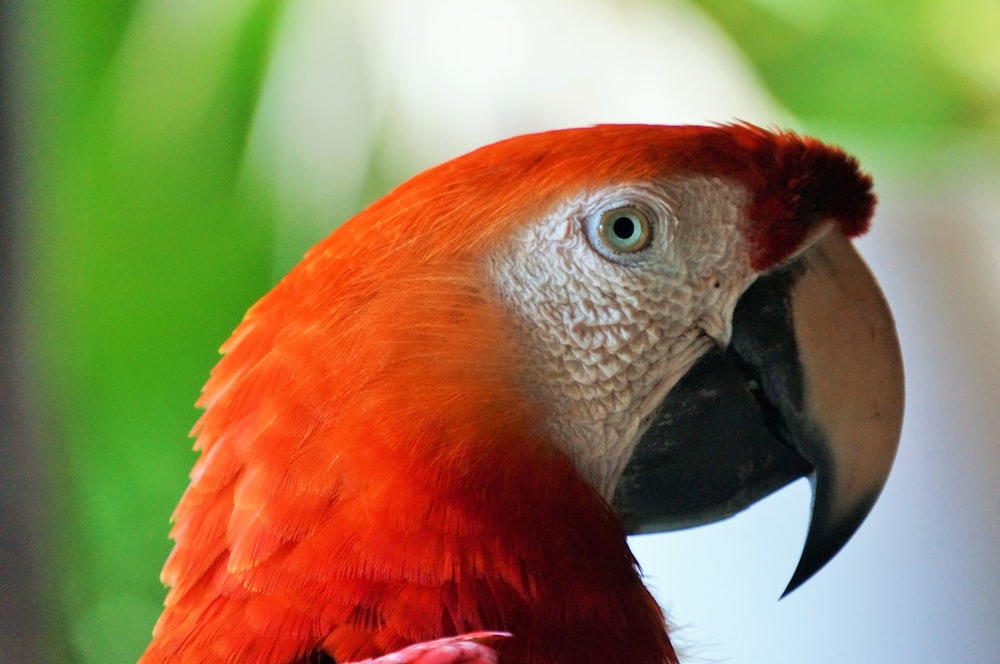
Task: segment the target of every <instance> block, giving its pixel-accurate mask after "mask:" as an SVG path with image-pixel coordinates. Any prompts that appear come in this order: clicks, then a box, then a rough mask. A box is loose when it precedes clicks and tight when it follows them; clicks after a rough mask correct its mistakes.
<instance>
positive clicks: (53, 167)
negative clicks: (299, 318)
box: [25, 0, 281, 662]
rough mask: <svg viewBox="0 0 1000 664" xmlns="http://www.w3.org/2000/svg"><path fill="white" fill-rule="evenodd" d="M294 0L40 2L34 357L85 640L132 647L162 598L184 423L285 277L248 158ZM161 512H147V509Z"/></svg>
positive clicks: (118, 657) (87, 646) (88, 658)
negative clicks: (281, 21) (236, 329)
mask: <svg viewBox="0 0 1000 664" xmlns="http://www.w3.org/2000/svg"><path fill="white" fill-rule="evenodd" d="M280 7H281V3H279V2H276V1H271V0H258V1H256V2H250V3H242V4H236V3H222V4H219V5H213V4H212V3H206V4H205V5H203V6H196V5H189V4H185V5H184V6H183V7H179V6H176V5H174V4H172V3H165V2H147V3H129V2H118V3H98V2H82V3H54V2H48V3H39V4H37V5H34V6H33V7H32V9H31V11H30V12H29V14H28V23H27V26H26V27H27V39H26V40H25V42H26V43H28V44H30V47H29V48H30V49H31V51H32V52H31V53H30V54H29V56H30V59H31V61H32V62H35V63H37V64H36V67H35V71H34V79H33V81H32V85H33V90H32V94H33V96H34V100H33V101H34V103H33V104H32V106H33V107H34V108H37V109H39V113H38V115H37V116H36V117H34V119H33V124H34V127H33V129H34V134H33V135H34V140H35V150H34V152H33V161H32V174H31V189H32V198H33V200H32V207H33V212H34V218H35V225H34V227H33V229H32V231H31V232H32V235H33V247H32V249H33V260H32V261H31V263H32V265H33V266H35V269H34V274H33V275H31V276H32V290H33V292H34V293H35V296H34V297H33V298H32V301H33V302H34V303H35V304H34V311H33V312H32V315H33V318H34V321H35V324H36V328H37V329H38V330H39V333H38V334H37V336H36V338H35V348H34V360H35V363H36V366H37V370H38V373H39V375H40V376H41V381H42V387H43V389H44V390H45V394H46V395H47V397H48V401H49V403H48V404H46V405H47V407H48V411H49V412H50V413H51V415H52V416H53V417H54V421H53V422H52V423H51V424H50V431H49V433H50V435H51V436H52V437H53V439H54V441H56V442H55V445H56V449H57V450H58V453H59V458H60V460H61V468H60V469H58V473H59V480H60V481H59V482H58V486H59V487H60V488H61V490H62V494H61V495H60V496H59V497H58V498H59V500H60V504H62V505H64V506H65V510H64V512H63V513H62V514H61V515H60V516H61V519H60V523H61V533H60V538H59V547H60V550H59V551H58V552H57V557H56V560H57V562H58V574H59V584H58V585H59V587H60V588H61V589H62V591H63V598H62V601H63V610H64V617H63V619H64V621H65V623H66V625H65V631H66V634H67V635H68V637H69V640H70V643H69V648H70V652H71V653H72V655H73V656H74V657H75V658H79V660H80V661H84V662H112V661H122V662H127V661H134V660H135V659H136V658H137V657H138V655H139V653H140V652H141V650H142V648H143V647H144V645H145V643H146V642H147V641H148V638H149V632H150V629H151V627H152V625H153V622H154V620H155V618H156V616H157V615H158V613H159V610H160V607H161V604H162V598H163V594H164V591H163V588H162V586H161V585H160V584H159V582H158V581H157V574H158V571H159V568H160V567H161V566H162V563H163V560H164V559H165V557H166V555H167V553H168V551H169V548H170V543H169V541H168V539H167V537H166V532H167V520H168V517H169V511H170V509H171V508H172V506H173V505H174V504H175V503H176V501H177V498H178V497H179V495H180V492H181V491H182V489H183V487H184V485H185V484H186V481H185V477H186V473H187V471H188V470H189V468H190V466H191V462H192V460H193V458H194V456H193V454H192V453H191V451H190V441H185V440H184V438H183V432H185V431H186V430H188V429H190V427H191V425H192V424H193V422H194V420H195V418H196V417H197V413H196V411H195V410H194V407H193V400H194V398H195V397H196V396H197V393H198V389H199V386H200V385H201V384H202V383H203V382H204V380H205V378H206V374H207V368H208V367H211V366H212V364H213V363H214V361H215V359H216V355H215V354H214V352H213V349H214V348H217V347H218V346H219V345H220V344H221V342H222V341H223V340H224V339H225V337H226V336H227V334H228V333H229V331H231V330H232V328H233V326H234V325H235V324H236V323H237V322H238V321H239V319H240V317H241V316H242V314H243V312H244V311H245V309H246V308H247V306H248V305H249V304H250V303H251V302H252V301H253V299H254V298H256V297H258V296H259V295H260V294H262V293H263V292H264V291H265V290H266V289H267V287H268V286H269V282H270V278H271V277H270V275H271V256H270V249H269V247H270V241H271V237H272V234H273V230H272V228H271V214H270V211H269V208H270V204H269V201H268V200H266V198H265V197H263V196H262V195H261V194H260V193H259V192H256V191H254V190H252V189H251V188H248V187H245V186H243V185H241V183H240V180H239V177H238V176H239V172H240V165H241V161H242V159H243V153H244V149H245V144H246V140H247V134H248V132H249V126H250V122H251V118H252V116H253V109H254V106H255V104H256V100H257V97H258V93H259V88H260V85H261V81H262V80H263V75H264V71H265V68H266V66H267V62H268V54H269V52H270V48H271V42H272V39H273V33H274V29H275V26H276V24H277V19H278V14H279V9H280ZM151 514H152V515H157V516H156V517H154V518H150V515H151Z"/></svg>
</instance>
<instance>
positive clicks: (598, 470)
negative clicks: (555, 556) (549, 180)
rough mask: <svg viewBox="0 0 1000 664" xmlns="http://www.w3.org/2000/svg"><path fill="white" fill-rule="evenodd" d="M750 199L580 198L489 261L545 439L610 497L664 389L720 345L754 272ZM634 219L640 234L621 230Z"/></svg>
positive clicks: (714, 187)
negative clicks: (545, 409)
mask: <svg viewBox="0 0 1000 664" xmlns="http://www.w3.org/2000/svg"><path fill="white" fill-rule="evenodd" d="M746 200H747V194H746V191H745V190H744V188H743V187H742V186H740V185H738V184H736V183H733V182H729V181H725V180H719V179H716V178H685V179H679V180H674V181H670V182H663V183H643V184H631V185H619V186H610V187H608V188H604V189H599V190H596V191H585V192H581V193H580V194H579V195H577V196H575V197H573V198H569V199H567V200H566V201H564V202H563V203H561V204H560V205H559V206H558V207H557V208H555V209H553V210H552V211H551V212H550V213H549V214H547V215H546V216H545V217H543V218H542V219H539V220H538V221H537V222H534V223H530V224H528V225H526V226H525V227H523V228H522V230H521V231H520V232H518V233H516V234H515V235H514V237H512V238H511V241H510V243H509V244H508V245H507V246H506V247H505V249H504V250H502V251H499V252H495V254H494V256H493V257H492V258H491V262H490V265H489V272H490V277H491V278H492V280H493V283H494V286H495V288H496V290H497V292H498V293H499V295H500V297H501V299H502V300H503V302H504V303H505V304H506V305H507V306H508V307H509V308H510V309H511V311H512V313H513V314H514V318H515V321H516V323H515V325H516V327H517V331H518V333H519V335H520V337H521V340H522V343H523V347H524V350H525V352H526V353H528V363H527V366H528V371H529V374H530V375H529V379H530V380H531V382H532V383H533V386H534V389H535V390H536V397H537V398H539V399H541V400H543V402H544V403H546V404H547V405H549V407H550V419H549V420H548V421H547V426H549V427H550V433H551V434H552V436H553V438H554V439H555V440H556V441H557V442H558V444H559V445H561V446H562V447H563V449H564V450H565V451H566V452H567V454H569V456H570V457H571V458H572V459H573V460H574V462H575V463H576V465H577V467H578V468H579V470H580V472H581V474H582V475H583V476H584V478H586V479H587V480H588V481H589V482H590V483H591V484H592V485H593V486H594V487H595V488H596V489H597V490H598V491H599V492H600V493H601V494H602V495H603V496H604V497H605V498H606V499H607V500H610V499H611V497H612V496H613V495H614V490H615V486H616V484H617V482H618V479H619V477H620V476H621V473H622V471H623V470H624V468H625V465H626V464H627V463H628V460H629V458H630V457H631V455H632V451H633V450H634V448H635V446H636V444H637V443H638V441H639V438H640V437H641V436H642V434H643V433H644V432H645V430H646V428H647V427H648V426H649V424H650V421H651V419H652V416H653V414H654V413H655V410H656V408H657V406H658V405H659V404H660V402H661V401H662V400H663V399H664V397H665V396H666V394H667V393H668V392H669V391H670V389H671V388H672V387H673V386H674V385H675V384H676V383H677V381H678V380H679V379H680V378H681V377H682V376H683V375H684V373H685V372H687V370H688V369H690V368H691V366H692V365H693V364H694V363H695V361H696V360H697V359H698V358H699V357H700V356H701V355H702V354H704V353H705V352H706V351H707V350H708V349H709V348H711V347H712V346H713V345H719V346H723V347H724V346H726V345H727V344H728V343H729V338H730V333H731V323H732V316H733V310H734V309H735V306H736V301H737V300H738V298H739V296H740V295H741V294H742V293H743V291H744V290H746V288H747V287H748V286H749V284H750V283H751V282H752V281H753V279H754V278H755V277H756V273H755V272H754V270H753V269H752V268H751V267H750V263H749V252H748V250H747V247H746V244H745V240H744V239H743V234H742V233H741V231H740V228H741V227H742V225H743V224H744V219H743V215H744V210H745V209H746ZM609 212H610V214H606V213H609ZM620 216H625V217H626V218H625V219H623V220H621V223H622V224H624V226H621V227H618V226H615V227H614V229H612V228H611V227H610V224H613V223H614V221H615V219H618V218H619V217H620ZM602 220H604V224H603V226H602ZM640 221H648V228H646V230H647V231H648V234H647V235H645V236H642V237H639V235H637V234H635V233H633V234H632V236H629V232H628V231H629V230H632V226H630V224H632V225H633V226H635V225H636V223H637V222H640ZM615 230H617V231H619V234H620V235H624V236H625V237H624V238H620V237H618V235H616V234H615Z"/></svg>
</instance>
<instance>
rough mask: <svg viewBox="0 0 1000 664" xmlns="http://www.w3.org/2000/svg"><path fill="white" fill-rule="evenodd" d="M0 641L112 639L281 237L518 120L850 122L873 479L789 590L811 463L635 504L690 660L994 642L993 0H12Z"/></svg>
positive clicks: (998, 152)
mask: <svg viewBox="0 0 1000 664" xmlns="http://www.w3.org/2000/svg"><path fill="white" fill-rule="evenodd" d="M0 19H2V33H0V54H2V60H0V66H2V69H0V71H2V76H3V77H2V80H0V85H2V93H3V97H2V106H0V113H2V123H3V124H2V132H0V137H2V139H3V143H2V145H3V151H2V161H0V166H2V168H3V171H2V183H3V187H2V190H0V192H2V194H3V198H2V199H0V200H2V209H3V215H4V216H3V218H2V226H0V231H2V235H0V241H2V243H0V261H2V262H0V279H2V280H3V282H2V288H0V296H2V297H3V302H2V303H0V334H2V335H3V336H2V339H0V340H2V346H0V390H2V391H0V401H2V403H0V409H2V410H0V413H2V416H0V508H2V509H0V545H2V546H0V662H49V661H51V662H56V661H59V662H81V663H94V664H97V663H117V662H132V661H134V660H135V659H136V658H137V657H138V655H139V653H140V652H141V651H142V648H143V647H144V645H145V643H146V642H147V640H148V638H149V633H150V629H151V627H152V624H153V622H154V621H155V619H156V616H157V615H158V612H159V608H160V605H161V602H162V598H163V595H164V590H163V588H162V586H161V585H160V583H159V581H158V573H159V568H160V566H161V565H162V562H163V560H164V559H165V557H166V555H167V553H168V551H169V548H170V542H169V541H168V540H167V537H166V534H167V530H168V519H169V515H170V512H171V510H172V508H173V505H174V504H175V503H176V501H177V499H178V498H179V496H180V494H181V492H182V491H183V489H184V486H185V485H186V474H187V471H188V470H189V468H190V466H191V464H192V462H193V460H194V454H193V453H192V452H191V450H190V441H189V440H187V439H186V438H185V434H186V432H187V431H188V430H189V428H190V426H191V425H192V424H193V422H194V420H195V418H196V415H197V413H196V412H195V410H194V409H193V406H192V404H193V401H194V399H195V398H196V396H197V394H198V391H199V388H200V385H201V384H202V383H203V381H204V380H205V378H206V377H207V375H208V371H209V369H210V368H211V366H212V365H213V364H214V362H215V361H216V359H217V351H216V349H217V348H218V346H219V345H220V344H221V342H222V341H223V340H224V339H225V338H226V336H227V335H228V333H229V332H230V331H231V330H232V328H233V327H234V326H235V325H236V323H237V322H238V321H239V320H240V318H241V316H242V314H243V312H244V311H245V310H246V308H247V307H248V306H249V305H250V304H251V303H252V302H253V301H254V300H255V299H256V298H257V297H259V296H260V295H262V294H263V293H264V292H266V290H267V289H268V288H269V287H270V286H271V285H272V284H273V283H274V282H275V281H276V280H277V279H278V278H279V277H280V276H281V275H282V274H283V273H284V272H286V271H287V270H288V269H289V268H290V267H291V266H292V265H293V264H294V263H295V261H296V260H297V259H298V258H299V257H300V256H301V255H302V253H303V252H304V251H305V249H306V248H307V247H308V246H310V245H311V244H312V243H313V242H315V241H316V240H317V239H319V238H320V237H322V236H324V235H326V234H327V233H328V232H330V231H331V230H332V229H333V228H335V227H336V225H337V224H338V223H339V222H340V221H341V220H343V219H345V218H346V217H348V216H350V215H351V214H352V213H354V212H356V211H357V210H359V209H360V208H361V207H363V206H364V205H365V204H366V203H368V202H370V201H371V200H373V199H374V198H376V197H378V196H379V195H381V194H383V193H385V192H386V191H388V189H389V188H390V187H391V186H392V185H394V184H395V183H398V182H400V181H402V180H403V179H405V178H406V177H408V176H409V175H412V174H414V173H415V172H417V171H419V170H421V169H422V168H425V167H427V166H430V165H432V164H434V163H436V162H438V161H441V160H443V159H446V158H448V157H451V156H455V155H457V154H460V153H461V152H464V151H466V150H469V149H472V148H474V147H476V146H478V145H481V144H484V143H487V142H490V141H493V140H496V139H499V138H503V137H506V136H509V135H512V134H516V133H522V132H526V131H531V130H540V129H546V128H554V127H558V126H570V125H584V124H593V123H597V122H618V121H629V122H656V123H675V122H710V121H726V120H730V119H734V118H741V119H746V120H750V121H753V122H757V123H760V124H765V125H781V126H785V127H791V128H795V129H798V130H802V131H807V132H809V133H813V134H816V135H818V136H821V137H822V138H824V139H826V140H828V141H831V142H835V143H839V144H841V145H843V146H844V147H846V148H847V149H848V150H849V151H851V152H853V153H855V154H856V155H858V156H859V157H860V159H861V161H862V163H863V164H864V165H865V167H866V168H867V169H868V170H870V171H871V172H872V173H873V174H874V176H875V180H876V183H877V189H878V192H879V195H880V199H881V204H880V207H879V210H878V213H877V217H876V220H875V226H874V229H873V231H872V232H871V233H870V235H869V236H867V237H866V238H864V239H863V240H862V241H861V243H860V246H861V249H862V252H863V253H864V254H865V255H866V256H867V258H868V259H869V261H870V263H871V264H872V267H873V269H874V270H875V272H876V274H877V275H878V277H879V279H880V280H881V282H882V284H883V287H884V289H885V291H886V294H887V297H888V299H889V301H890V303H891V304H892V306H893V308H894V311H895V314H896V317H897V322H898V325H899V330H900V337H901V340H902V343H903V351H904V357H905V359H906V365H907V377H908V410H907V418H906V424H905V428H904V432H903V440H902V445H901V448H900V452H899V457H898V461H897V464H896V467H895V469H894V472H893V475H892V476H891V478H890V480H889V483H888V485H887V487H886V489H885V492H884V493H883V497H882V499H881V501H880V502H879V503H878V505H877V506H876V508H875V510H874V511H873V513H872V515H871V516H870V518H869V520H868V521H867V522H866V524H865V525H864V526H863V527H862V529H861V530H860V531H859V533H858V534H857V535H856V536H855V538H854V539H853V540H852V542H851V543H850V544H849V545H848V547H847V548H846V549H845V550H844V551H843V552H842V553H841V555H840V556H838V558H837V559H835V560H834V561H833V562H832V563H831V564H830V565H829V566H828V567H827V568H826V569H824V570H823V571H822V572H821V573H820V574H819V575H818V576H817V577H816V578H815V579H813V580H812V581H810V582H809V583H808V584H807V585H806V586H805V587H803V588H802V589H800V590H798V591H797V592H796V593H794V594H793V595H791V596H790V597H788V598H786V599H784V600H782V601H781V602H778V601H777V597H778V595H779V594H780V591H781V589H782V588H783V587H784V584H785V581H786V580H787V578H788V575H789V574H790V573H791V571H792V569H793V568H794V565H795V562H796V560H797V556H798V553H799V550H800V547H801V544H802V541H803V539H804V535H805V530H806V523H807V519H808V507H809V506H808V502H809V491H808V486H807V485H806V484H805V482H800V483H798V484H795V485H793V486H791V487H789V488H787V489H786V490H784V491H782V492H780V493H779V494H777V495H776V496H774V497H772V498H770V499H768V500H767V501H765V502H763V503H761V504H759V505H758V506H755V507H754V508H752V509H751V510H749V511H747V512H746V513H744V514H742V515H740V516H738V517H737V518H734V519H731V520H729V521H727V522H724V523H721V524H718V525H714V526H710V527H705V528H700V529H695V530H691V531H686V532H681V533H673V534H665V535H658V536H644V537H641V538H635V539H634V541H633V547H634V549H635V550H636V553H637V555H638V556H639V558H640V560H641V562H642V564H643V567H644V569H645V572H646V574H647V577H648V579H649V582H650V583H651V585H652V586H653V587H654V588H655V590H656V592H657V595H658V597H659V598H660V600H661V602H662V603H663V605H664V606H665V607H666V608H667V609H668V611H669V613H670V615H671V617H672V620H673V621H674V622H675V623H676V624H678V625H680V629H679V631H678V632H677V633H676V639H677V640H678V641H679V642H680V643H681V645H682V647H683V649H684V653H685V657H686V661H687V662H740V663H756V662H769V663H783V662H812V663H824V662H829V663H833V662H855V663H866V662H872V663H874V662H905V663H908V664H909V663H921V662H942V661H951V662H966V663H981V664H995V663H996V662H998V661H1000V440H998V437H1000V348H998V343H997V339H1000V179H998V178H1000V3H997V2H995V0H886V1H883V2H866V1H863V0H815V1H812V2H800V1H799V0H750V1H746V2H728V1H723V0H691V1H686V0H481V1H479V2H465V1H462V0H424V1H420V2H417V1H414V0H410V1H407V0H295V1H292V2H281V1H278V0H213V1H212V2H200V1H197V0H102V1H99V0H75V1H74V2H62V1H56V0H34V1H33V2H31V3H16V2H0Z"/></svg>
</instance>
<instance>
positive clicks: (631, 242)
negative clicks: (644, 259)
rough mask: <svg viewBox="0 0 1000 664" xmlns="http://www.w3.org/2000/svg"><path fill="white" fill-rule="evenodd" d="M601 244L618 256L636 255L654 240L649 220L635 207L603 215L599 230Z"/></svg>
mask: <svg viewBox="0 0 1000 664" xmlns="http://www.w3.org/2000/svg"><path fill="white" fill-rule="evenodd" d="M597 234H598V237H599V238H600V241H601V243H602V244H603V245H604V246H605V247H606V248H608V249H610V250H611V251H613V252H614V253H616V254H634V253H635V252H637V251H641V250H643V249H645V248H646V247H648V246H649V242H650V240H652V234H651V233H650V224H649V219H647V218H646V215H645V214H643V212H641V211H640V210H637V209H636V208H634V207H620V208H615V209H613V210H608V211H607V212H605V213H604V214H603V215H601V223H600V225H599V226H598V228H597Z"/></svg>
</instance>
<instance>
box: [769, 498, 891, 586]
mask: <svg viewBox="0 0 1000 664" xmlns="http://www.w3.org/2000/svg"><path fill="white" fill-rule="evenodd" d="M814 491H816V485H815V484H814ZM814 495H815V497H814V499H813V502H814V505H813V516H812V521H811V523H810V524H809V533H808V535H806V543H805V546H803V547H802V556H801V557H800V558H799V564H798V565H797V566H796V567H795V572H794V573H793V574H792V578H791V579H790V580H789V581H788V585H787V586H785V590H784V592H783V593H781V598H780V599H784V598H785V597H787V596H788V595H790V594H791V593H792V592H793V591H795V590H796V589H797V588H798V587H799V586H801V585H802V584H804V583H805V582H806V581H808V580H809V579H810V578H812V576H813V575H814V574H816V572H818V571H820V570H821V569H822V568H823V567H824V566H825V565H826V564H827V563H828V562H830V560H832V559H833V557H834V556H836V555H837V554H838V553H839V552H840V550H841V549H842V548H844V545H846V544H847V542H848V540H850V539H851V537H852V536H853V535H854V533H855V532H856V531H857V530H858V528H859V527H861V523H862V522H863V521H864V520H865V517H867V516H868V512H870V511H871V508H872V506H873V505H874V504H875V500H876V499H877V498H878V492H875V493H874V495H868V496H865V497H864V498H863V499H861V500H859V501H858V502H856V503H855V504H854V505H852V506H851V507H850V508H849V509H847V510H845V511H844V512H843V513H841V514H835V513H834V509H833V508H832V506H831V505H829V504H827V501H826V500H824V499H825V498H826V497H827V496H829V495H830V494H828V493H826V492H825V491H822V490H820V491H819V492H818V493H816V494H814Z"/></svg>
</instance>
